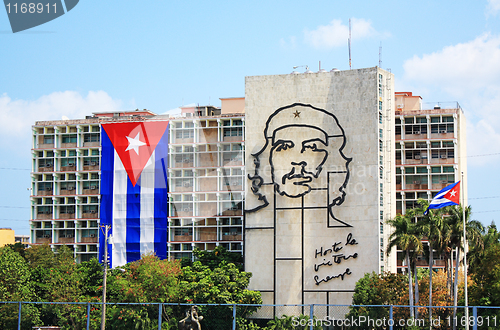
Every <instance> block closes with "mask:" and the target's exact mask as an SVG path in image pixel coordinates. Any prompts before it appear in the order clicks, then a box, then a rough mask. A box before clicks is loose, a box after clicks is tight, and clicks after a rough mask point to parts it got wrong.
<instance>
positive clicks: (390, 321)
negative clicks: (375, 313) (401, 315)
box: [389, 305, 394, 330]
mask: <svg viewBox="0 0 500 330" xmlns="http://www.w3.org/2000/svg"><path fill="white" fill-rule="evenodd" d="M393 325H394V320H393V319H392V305H391V306H389V330H392V326H393Z"/></svg>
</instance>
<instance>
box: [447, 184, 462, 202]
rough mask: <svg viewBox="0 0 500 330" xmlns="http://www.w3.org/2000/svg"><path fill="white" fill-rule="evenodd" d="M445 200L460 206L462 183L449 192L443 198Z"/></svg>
mask: <svg viewBox="0 0 500 330" xmlns="http://www.w3.org/2000/svg"><path fill="white" fill-rule="evenodd" d="M443 198H446V199H447V200H449V201H452V202H453V203H457V204H460V182H458V183H457V184H456V185H455V187H453V188H452V189H450V190H448V192H447V193H446V194H445V195H444V196H443Z"/></svg>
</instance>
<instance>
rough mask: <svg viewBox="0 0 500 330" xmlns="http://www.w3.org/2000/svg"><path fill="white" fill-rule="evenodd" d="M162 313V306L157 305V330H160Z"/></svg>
mask: <svg viewBox="0 0 500 330" xmlns="http://www.w3.org/2000/svg"><path fill="white" fill-rule="evenodd" d="M162 312H163V304H162V303H159V304H158V330H161V313H162Z"/></svg>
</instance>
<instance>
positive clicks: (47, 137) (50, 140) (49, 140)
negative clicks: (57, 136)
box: [43, 135, 54, 144]
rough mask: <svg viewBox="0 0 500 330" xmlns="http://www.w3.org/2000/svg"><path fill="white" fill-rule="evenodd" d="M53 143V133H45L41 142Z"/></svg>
mask: <svg viewBox="0 0 500 330" xmlns="http://www.w3.org/2000/svg"><path fill="white" fill-rule="evenodd" d="M53 143H54V135H45V136H44V137H43V144H53Z"/></svg>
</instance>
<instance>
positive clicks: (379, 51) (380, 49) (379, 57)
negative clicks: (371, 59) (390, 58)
mask: <svg viewBox="0 0 500 330" xmlns="http://www.w3.org/2000/svg"><path fill="white" fill-rule="evenodd" d="M378 67H379V68H381V69H382V41H381V42H380V47H379V48H378Z"/></svg>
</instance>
